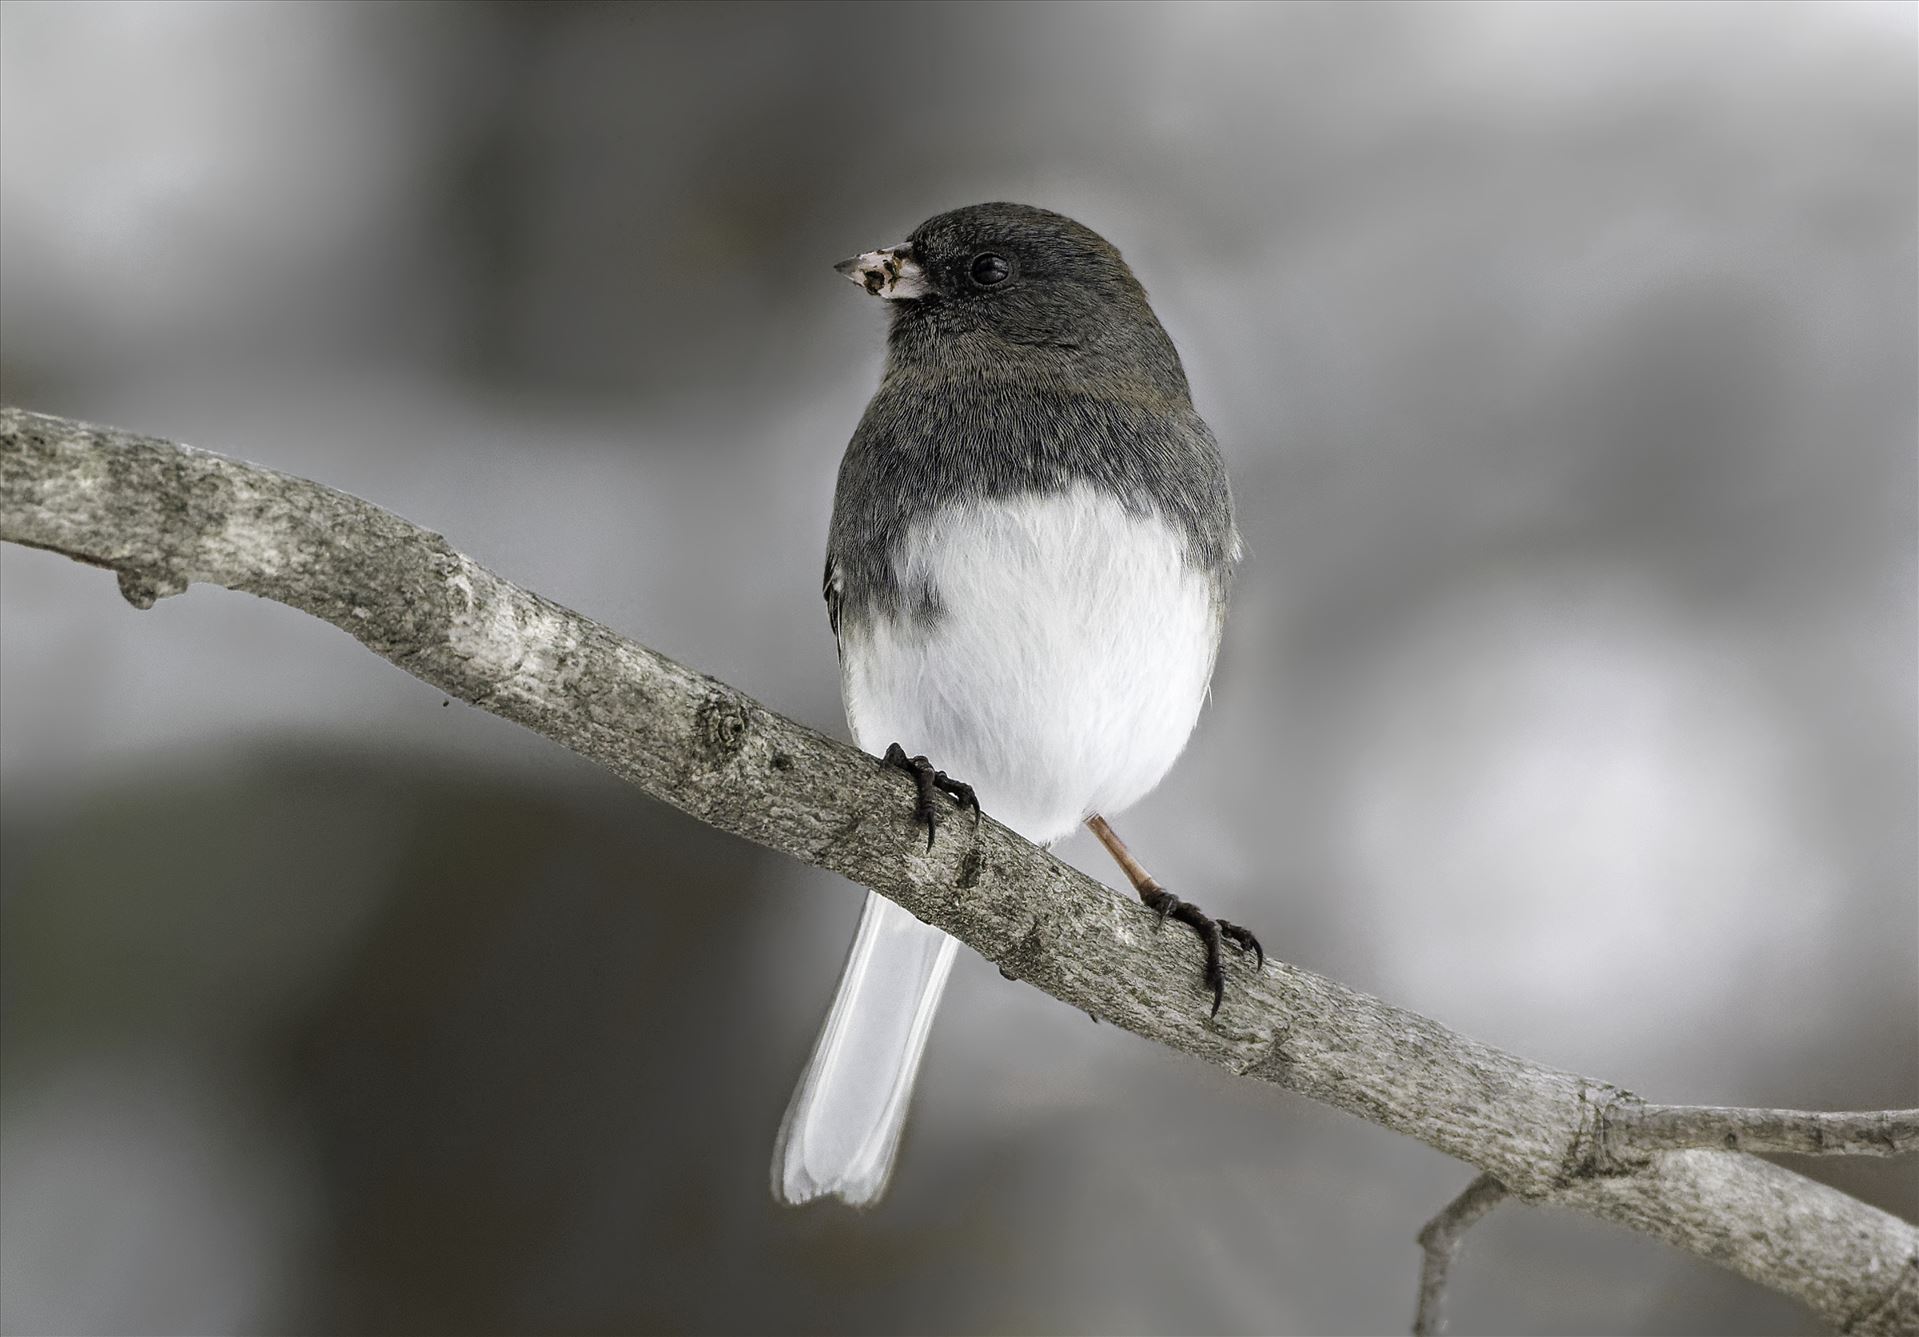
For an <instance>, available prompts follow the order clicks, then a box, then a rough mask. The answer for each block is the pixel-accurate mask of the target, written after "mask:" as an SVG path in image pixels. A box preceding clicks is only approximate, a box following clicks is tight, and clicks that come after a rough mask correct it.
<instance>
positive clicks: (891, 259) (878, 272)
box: [833, 242, 927, 302]
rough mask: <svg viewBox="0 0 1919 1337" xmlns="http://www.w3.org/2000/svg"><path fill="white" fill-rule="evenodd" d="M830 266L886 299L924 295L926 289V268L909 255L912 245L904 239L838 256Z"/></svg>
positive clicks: (911, 251) (898, 299)
mask: <svg viewBox="0 0 1919 1337" xmlns="http://www.w3.org/2000/svg"><path fill="white" fill-rule="evenodd" d="M833 268H835V269H837V270H838V271H839V272H840V273H842V274H844V275H846V277H847V278H849V279H851V280H853V282H855V283H857V284H859V285H860V287H862V288H864V289H866V291H868V292H870V293H872V294H873V296H875V297H883V298H885V299H886V300H887V301H889V302H898V301H903V300H905V299H908V298H913V297H924V296H925V295H926V292H927V283H926V271H925V270H923V269H921V268H920V267H919V262H918V261H916V260H914V259H913V248H912V247H911V246H909V245H907V244H906V243H905V242H901V243H900V244H899V245H897V246H888V247H886V248H884V249H883V250H878V251H868V252H867V253H866V254H865V255H856V256H854V257H853V258H852V259H851V260H842V261H840V262H839V263H838V264H837V265H834V266H833Z"/></svg>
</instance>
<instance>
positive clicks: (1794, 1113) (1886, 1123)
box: [1606, 1104, 1919, 1156]
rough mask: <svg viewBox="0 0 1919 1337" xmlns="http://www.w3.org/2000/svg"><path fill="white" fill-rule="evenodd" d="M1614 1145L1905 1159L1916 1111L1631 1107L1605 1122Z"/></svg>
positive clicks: (1918, 1119)
mask: <svg viewBox="0 0 1919 1337" xmlns="http://www.w3.org/2000/svg"><path fill="white" fill-rule="evenodd" d="M1608 1125H1609V1126H1608V1128H1607V1130H1606V1136H1607V1138H1608V1139H1610V1140H1611V1141H1612V1142H1613V1143H1614V1144H1615V1145H1619V1144H1623V1145H1624V1146H1628V1147H1631V1148H1634V1149H1636V1150H1639V1151H1672V1150H1676V1149H1678V1148H1681V1147H1718V1148H1723V1149H1724V1150H1727V1151H1754V1152H1760V1151H1763V1152H1774V1153H1788V1154H1791V1155H1795V1156H1905V1155H1908V1154H1910V1153H1911V1152H1913V1151H1919V1109H1913V1110H1868V1111H1863V1112H1857V1113H1855V1112H1852V1111H1832V1110H1755V1109H1731V1108H1727V1107H1726V1106H1723V1105H1645V1104H1639V1105H1630V1106H1625V1107H1622V1108H1620V1109H1619V1110H1618V1111H1616V1114H1615V1117H1614V1118H1612V1119H1609V1120H1608Z"/></svg>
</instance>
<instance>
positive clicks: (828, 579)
mask: <svg viewBox="0 0 1919 1337" xmlns="http://www.w3.org/2000/svg"><path fill="white" fill-rule="evenodd" d="M844 589H845V581H844V580H843V579H841V577H840V569H839V566H838V564H836V563H835V562H834V561H833V558H832V555H831V554H830V553H829V554H828V555H827V558H826V575H825V576H824V577H823V578H822V579H821V581H820V593H821V594H823V595H825V596H826V620H827V621H828V622H829V623H831V624H832V627H833V646H834V648H835V649H838V648H839V643H840V593H841V591H842V590H844Z"/></svg>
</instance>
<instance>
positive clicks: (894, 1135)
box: [773, 204, 1258, 1204]
mask: <svg viewBox="0 0 1919 1337" xmlns="http://www.w3.org/2000/svg"><path fill="white" fill-rule="evenodd" d="M839 270H840V272H841V273H843V274H846V275H847V276H848V277H850V278H851V279H853V281H854V282H856V283H859V284H860V285H861V286H863V287H864V288H865V289H866V290H867V291H868V292H870V293H872V294H874V295H875V296H878V297H882V298H885V299H886V301H887V305H888V308H889V310H890V311H891V313H892V329H891V331H890V333H889V335H888V338H887V356H886V372H885V375H884V377H883V378H882V379H881V382H880V388H879V390H878V392H877V393H876V394H875V395H874V396H873V398H872V401H871V402H870V403H869V404H868V405H867V407H866V414H865V416H864V417H863V418H862V419H861V420H860V424H859V428H858V429H857V430H856V431H855V432H854V434H853V440H852V444H850V445H849V446H848V447H847V449H846V456H845V458H844V460H842V461H841V464H840V476H839V488H838V491H837V493H836V495H835V498H834V503H833V525H832V533H831V536H830V538H829V540H828V544H827V557H826V603H827V610H828V614H829V616H830V618H831V621H832V625H833V630H834V632H835V634H836V635H837V636H838V638H839V648H840V680H841V690H842V693H843V695H844V698H845V702H846V716H847V720H848V722H849V723H850V724H851V725H852V729H853V736H854V738H855V739H856V740H858V742H859V744H860V746H861V747H863V748H866V749H867V750H868V751H871V752H875V753H884V754H885V755H886V757H887V758H888V760H891V761H893V762H895V763H896V764H898V765H900V766H902V767H903V768H905V769H906V770H908V771H910V772H912V773H913V774H914V775H915V778H916V779H917V781H918V784H919V789H920V805H919V811H920V816H921V818H922V820H924V821H925V822H926V823H927V829H928V838H929V840H930V839H931V837H932V831H933V825H934V823H935V822H936V821H937V812H938V806H939V802H940V801H939V800H936V798H935V794H936V792H937V791H939V790H942V789H943V790H945V791H946V792H947V793H949V794H951V795H953V796H954V797H955V798H957V799H959V800H961V801H962V802H967V801H971V799H972V797H973V795H974V794H975V793H976V794H977V795H978V802H979V804H981V805H984V807H985V809H986V811H987V812H989V813H991V814H992V815H993V816H994V817H996V818H998V819H999V820H1000V821H1002V822H1004V823H1005V824H1006V825H1008V826H1010V827H1012V828H1013V829H1014V830H1016V831H1018V832H1020V833H1021V834H1022V835H1024V836H1026V837H1027V838H1028V839H1030V840H1033V841H1035V842H1037V843H1040V844H1047V843H1049V842H1052V841H1056V840H1059V839H1060V838H1062V837H1063V836H1065V835H1067V834H1068V833H1070V832H1071V831H1072V830H1073V828H1074V827H1075V826H1077V825H1079V824H1080V823H1081V822H1086V823H1087V824H1088V825H1089V826H1091V827H1092V828H1093V830H1094V832H1095V834H1097V835H1098V836H1099V838H1100V840H1101V841H1102V842H1103V843H1104V844H1105V845H1106V847H1107V848H1108V849H1109V850H1110V851H1112V853H1113V855H1114V857H1115V858H1117V859H1118V860H1119V861H1120V864H1121V866H1122V867H1123V868H1125V870H1126V872H1127V875H1128V877H1129V878H1130V879H1131V880H1132V882H1133V885H1134V887H1135V888H1136V889H1137V890H1138V891H1139V894H1140V896H1141V897H1142V899H1144V900H1145V901H1146V903H1147V904H1148V905H1151V906H1153V907H1154V908H1156V909H1158V910H1159V911H1160V912H1161V914H1162V916H1165V915H1169V914H1170V915H1172V916H1173V917H1175V918H1177V919H1179V920H1180V921H1181V922H1183V923H1185V924H1188V925H1190V926H1191V927H1192V928H1193V929H1194V931H1196V932H1197V933H1199V935H1200V937H1201V938H1202V940H1203V941H1204V942H1205V944H1206V980H1207V983H1208V985H1209V986H1210V987H1211V989H1212V992H1213V1007H1214V1010H1215V1011H1217V1010H1218V1006H1219V998H1220V991H1221V988H1222V986H1223V971H1222V966H1221V962H1220V943H1221V940H1222V938H1223V939H1224V940H1225V941H1228V942H1231V943H1232V944H1233V945H1234V946H1236V947H1238V948H1239V949H1240V950H1242V951H1245V950H1248V949H1251V950H1254V951H1257V950H1258V944H1257V942H1256V941H1255V940H1254V939H1253V937H1252V935H1251V934H1250V933H1247V932H1246V931H1245V930H1244V929H1241V928H1238V927H1237V926H1235V925H1231V924H1227V923H1225V922H1224V921H1218V920H1213V919H1211V918H1208V917H1207V916H1206V915H1204V914H1201V913H1200V912H1199V911H1198V910H1196V909H1194V908H1193V907H1192V906H1190V905H1187V904H1185V903H1183V902H1181V901H1180V900H1179V899H1178V898H1177V897H1174V896H1173V895H1172V894H1171V893H1170V892H1168V891H1166V890H1165V889H1164V888H1162V887H1161V886H1160V885H1159V884H1158V883H1157V882H1155V881H1153V879H1152V878H1150V877H1149V876H1147V874H1146V871H1145V870H1144V869H1143V868H1141V867H1140V866H1139V864H1138V863H1137V862H1136V861H1134V859H1133V858H1132V856H1131V855H1130V854H1128V853H1127V852H1126V848H1125V846H1123V845H1122V844H1120V842H1119V839H1118V837H1117V836H1115V835H1114V834H1113V832H1112V830H1111V828H1110V827H1108V826H1107V825H1106V822H1105V818H1104V817H1103V816H1102V814H1109V813H1114V812H1117V811H1119V810H1120V809H1122V808H1124V807H1126V806H1127V805H1128V804H1130V803H1132V802H1133V801H1134V800H1136V799H1138V798H1140V797H1141V796H1143V795H1144V794H1145V793H1146V792H1147V791H1148V790H1150V789H1152V787H1153V786H1154V785H1156V784H1157V783H1159V780H1160V777H1162V776H1163V775H1165V774H1166V772H1167V770H1168V769H1169V768H1170V767H1171V766H1172V764H1173V761H1174V759H1175V758H1176V757H1178V756H1179V753H1180V750H1181V749H1182V748H1183V747H1184V746H1185V745H1186V739H1187V736H1188V735H1189V734H1190V733H1191V732H1192V728H1193V723H1194V721H1195V719H1196V718H1197V717H1198V715H1199V709H1200V704H1201V702H1202V701H1204V700H1205V697H1206V690H1207V683H1208V681H1209V679H1210V678H1211V676H1212V671H1213V656H1214V653H1215V651H1216V650H1217V649H1218V646H1219V636H1220V628H1221V626H1222V624H1223V622H1224V619H1225V614H1226V596H1227V589H1228V586H1229V584H1230V583H1231V575H1232V568H1233V564H1234V563H1235V562H1236V561H1237V560H1238V557H1239V551H1240V543H1239V536H1238V533H1237V532H1236V531H1235V529H1234V527H1233V503H1232V496H1231V493H1230V492H1229V491H1228V488H1227V484H1226V470H1225V466H1224V464H1223V463H1222V462H1221V460H1220V456H1219V448H1218V445H1217V444H1216V443H1215V442H1214V440H1213V434H1212V432H1211V431H1210V430H1209V429H1208V428H1207V426H1206V424H1205V423H1204V422H1203V421H1201V420H1200V416H1199V414H1197V413H1196V412H1194V411H1193V402H1192V396H1191V394H1190V392H1189V391H1188V389H1187V385H1186V374H1185V372H1184V370H1182V368H1181V366H1180V361H1179V354H1178V353H1177V352H1175V351H1174V349H1173V344H1172V340H1170V339H1168V338H1167V337H1166V331H1165V330H1163V329H1161V328H1160V324H1159V321H1158V320H1157V319H1156V318H1155V317H1154V315H1153V311H1152V308H1151V307H1150V306H1148V305H1147V302H1146V293H1145V290H1144V289H1142V288H1141V287H1140V285H1139V281H1138V280H1137V279H1135V278H1134V277H1133V273H1132V271H1131V270H1130V269H1128V268H1127V267H1126V262H1125V261H1124V260H1122V259H1120V255H1119V252H1118V251H1117V250H1115V249H1114V248H1113V247H1112V246H1111V245H1109V244H1108V243H1107V242H1106V241H1105V240H1104V239H1102V238H1101V237H1099V236H1098V235H1096V234H1095V233H1093V232H1092V231H1091V230H1089V229H1087V228H1085V227H1082V226H1081V225H1080V224H1078V223H1075V222H1074V221H1073V220H1072V219H1070V218H1065V217H1062V216H1061V215H1059V214H1056V213H1049V212H1047V211H1046V210H1044V209H1035V208H1031V207H1028V206H1026V205H1019V204H980V205H974V206H972V207H970V208H965V209H955V210H953V211H952V212H951V213H945V214H941V215H939V216H938V217H937V218H933V219H930V220H929V221H927V222H926V223H923V224H921V226H920V227H919V229H918V230H917V231H915V232H914V233H913V235H912V236H911V237H909V238H907V240H906V241H905V242H903V243H901V244H900V245H898V246H892V247H888V248H886V249H884V250H878V251H869V252H867V253H866V254H865V255H861V256H858V257H856V258H855V259H852V260H847V261H844V262H842V263H841V264H840V265H839ZM909 751H910V753H911V754H912V755H909ZM929 758H930V759H931V760H930V761H929V760H928V759H929ZM935 764H937V765H938V766H940V767H942V768H944V769H943V770H941V771H935V770H934V769H933V767H934V765H935ZM947 772H950V773H951V774H952V775H953V776H957V777H961V779H963V780H964V781H965V782H966V783H959V782H958V781H955V780H949V779H947V775H946V773H947ZM957 946H958V944H957V943H956V942H955V941H954V940H953V939H952V938H949V937H947V936H946V935H945V934H943V933H941V932H940V931H939V930H938V929H934V928H930V927H928V926H927V925H925V924H922V923H920V922H919V921H918V920H917V919H915V918H913V916H912V915H910V914H908V913H907V912H906V911H905V910H902V909H900V908H899V907H898V906H896V905H894V904H893V903H892V902H891V901H888V900H885V899H883V898H882V897H879V896H874V895H869V896H868V897H867V898H866V907H865V910H864V912H863V913H862V914H861V916H860V926H859V931H858V934H857V935H856V936H855V937H854V939H853V947H852V951H851V952H850V954H849V955H848V957H847V961H846V968H845V971H844V973H843V974H842V975H841V977H840V984H839V992H838V994H837V995H836V996H835V998H834V1000H833V1006H832V1010H831V1011H830V1012H829V1013H828V1015H827V1018H826V1024H825V1026H824V1027H823V1029H822V1030H821V1032H820V1037H819V1040H818V1041H817V1043H816V1044H815V1046H814V1049H813V1055H812V1058H811V1059H810V1060H809V1062H808V1064H807V1067H806V1071H805V1073H804V1074H803V1075H802V1076H801V1078H800V1084H799V1087H798V1089H797V1090H795V1092H794V1093H793V1099H792V1103H791V1104H790V1105H789V1106H788V1108H787V1111H786V1118H785V1121H784V1123H783V1124H782V1125H781V1128H780V1136H779V1142H778V1145H777V1146H776V1147H775V1149H774V1153H773V1191H774V1194H775V1195H776V1196H777V1197H779V1198H781V1199H782V1200H784V1201H786V1202H793V1203H799V1202H805V1201H807V1200H808V1199H811V1198H815V1197H818V1196H820V1195H822V1194H829V1193H830V1194H837V1195H838V1196H840V1197H841V1198H844V1199H845V1200H846V1201H847V1202H850V1203H854V1204H865V1203H870V1202H873V1201H874V1200H876V1199H877V1198H878V1197H879V1196H880V1194H881V1193H882V1192H883V1191H884V1190H885V1187H886V1181H887V1177H888V1175H889V1174H890V1172H891V1170H892V1163H893V1157H894V1153H895V1151H896V1150H897V1148H898V1146H899V1139H900V1130H901V1128H902V1127H903V1126H904V1124H905V1120H906V1108H907V1102H908V1099H909V1097H910V1096H911V1094H912V1090H913V1079H914V1076H915V1074H916V1072H917V1071H918V1068H919V1061H920V1055H921V1053H922V1052H923V1051H924V1049H925V1046H926V1037H927V1034H928V1032H929V1030H930V1029H931V1027H932V1024H933V1014H934V1010H935V1009H936V1008H937V1006H938V1004H939V997H940V992H941V990H942V989H943V988H944V986H945V984H946V977H947V973H948V971H949V970H950V969H951V968H952V964H953V954H954V950H955V949H956V948H957Z"/></svg>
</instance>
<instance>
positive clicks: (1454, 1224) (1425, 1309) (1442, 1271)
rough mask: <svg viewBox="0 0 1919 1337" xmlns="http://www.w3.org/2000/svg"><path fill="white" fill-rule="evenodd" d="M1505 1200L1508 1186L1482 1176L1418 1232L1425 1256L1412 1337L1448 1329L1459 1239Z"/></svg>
mask: <svg viewBox="0 0 1919 1337" xmlns="http://www.w3.org/2000/svg"><path fill="white" fill-rule="evenodd" d="M1505 1200H1506V1188H1505V1186H1504V1185H1503V1184H1501V1183H1500V1182H1499V1181H1498V1180H1497V1179H1494V1178H1493V1177H1492V1176H1491V1175H1481V1176H1479V1178H1477V1179H1475V1180H1473V1182H1472V1183H1470V1184H1468V1185H1466V1191H1465V1192H1463V1193H1461V1194H1460V1195H1459V1196H1458V1197H1457V1198H1454V1199H1453V1200H1452V1201H1451V1202H1449V1203H1447V1204H1446V1205H1445V1207H1443V1208H1442V1209H1441V1210H1440V1213H1439V1215H1437V1216H1435V1217H1434V1218H1433V1219H1432V1220H1430V1221H1428V1222H1427V1223H1426V1228H1425V1229H1424V1230H1421V1231H1420V1232H1419V1247H1420V1248H1421V1249H1423V1250H1425V1255H1426V1256H1425V1258H1424V1260H1423V1261H1422V1262H1421V1263H1420V1267H1419V1309H1418V1311H1417V1312H1416V1313H1415V1314H1414V1315H1413V1337H1437V1334H1439V1333H1442V1332H1444V1331H1446V1282H1447V1279H1448V1274H1449V1273H1450V1272H1451V1271H1452V1266H1453V1258H1454V1256H1455V1255H1457V1254H1458V1253H1459V1244H1460V1241H1461V1240H1463V1239H1465V1238H1466V1232H1467V1231H1469V1230H1471V1229H1472V1228H1473V1226H1474V1224H1475V1223H1477V1222H1478V1220H1479V1218H1480V1217H1482V1216H1484V1215H1485V1214H1486V1213H1487V1212H1490V1211H1491V1210H1492V1209H1493V1208H1495V1207H1497V1206H1499V1204H1500V1203H1502V1202H1504V1201H1505Z"/></svg>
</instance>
